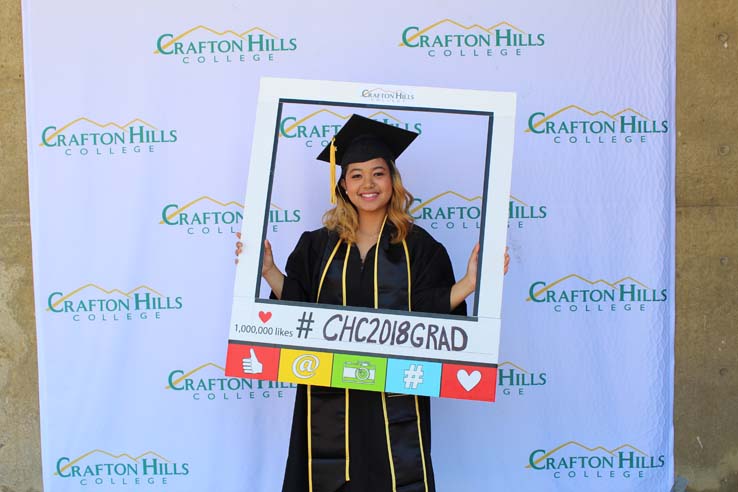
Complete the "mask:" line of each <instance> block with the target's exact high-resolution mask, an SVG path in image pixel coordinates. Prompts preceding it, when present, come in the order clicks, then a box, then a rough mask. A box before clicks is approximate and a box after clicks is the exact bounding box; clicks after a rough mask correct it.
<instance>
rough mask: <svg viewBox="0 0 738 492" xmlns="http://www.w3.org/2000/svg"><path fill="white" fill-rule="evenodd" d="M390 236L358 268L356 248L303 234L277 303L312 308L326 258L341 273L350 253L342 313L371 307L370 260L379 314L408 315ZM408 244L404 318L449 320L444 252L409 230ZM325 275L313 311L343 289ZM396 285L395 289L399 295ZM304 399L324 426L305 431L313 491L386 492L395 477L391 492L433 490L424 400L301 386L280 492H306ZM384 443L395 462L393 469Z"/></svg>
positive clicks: (401, 263) (449, 275) (402, 256)
mask: <svg viewBox="0 0 738 492" xmlns="http://www.w3.org/2000/svg"><path fill="white" fill-rule="evenodd" d="M392 232H393V227H392V226H391V223H389V222H388V223H387V227H385V229H384V232H383V233H382V237H381V238H380V240H379V243H378V244H379V248H381V251H379V252H376V251H375V248H376V245H375V246H373V247H372V248H371V249H370V250H369V252H368V253H367V255H366V259H365V261H364V263H362V261H361V258H360V255H359V250H358V248H357V247H356V246H355V245H351V246H347V245H346V243H345V242H342V243H341V244H340V245H339V246H338V247H337V248H336V245H337V244H338V243H339V238H338V236H337V234H335V233H333V232H330V231H328V230H327V229H325V228H322V229H318V230H315V231H310V232H305V233H303V234H302V236H301V237H300V240H299V242H298V244H297V246H296V247H295V249H294V251H293V252H292V254H291V255H290V256H289V259H288V260H287V265H286V268H285V270H286V275H285V280H284V286H283V288H282V299H283V300H292V301H303V302H316V299H317V297H318V289H319V285H320V281H321V275H322V273H323V271H324V270H325V268H326V264H328V263H329V258H330V256H331V253H334V259H333V260H332V261H330V264H331V265H333V263H335V264H338V265H340V269H341V270H342V269H343V264H344V260H345V257H346V254H348V259H346V260H345V261H346V305H348V306H359V307H367V308H373V307H374V302H375V300H374V295H375V294H374V292H375V288H374V263H375V257H376V258H377V266H378V268H377V275H378V282H377V283H378V284H379V285H378V289H377V290H378V293H379V307H381V308H389V309H399V310H407V309H408V299H407V280H406V279H407V260H406V253H405V249H404V246H403V244H402V243H400V244H391V243H390V234H391V233H392ZM406 244H407V253H408V256H409V259H410V279H411V285H412V289H411V299H410V304H411V306H412V310H413V311H422V312H433V313H441V314H448V313H451V309H450V291H451V287H452V286H453V284H454V282H455V281H454V275H453V270H452V267H451V261H450V259H449V257H448V253H447V252H446V249H445V248H444V247H443V245H441V244H440V243H439V242H437V241H436V240H435V239H433V237H431V235H430V234H428V233H427V232H426V231H425V230H424V229H422V228H421V227H419V226H417V225H413V226H412V229H411V230H410V232H409V234H408V236H407V238H406ZM347 249H348V252H347ZM334 250H335V251H334ZM331 269H334V270H335V268H333V267H332V266H331V267H329V270H328V275H326V278H325V279H324V280H323V284H322V287H321V292H320V303H323V304H326V303H328V304H341V303H342V295H343V291H342V286H341V278H340V274H339V275H338V278H336V275H331V273H330V271H331ZM400 272H404V275H405V277H404V278H405V280H404V281H402V280H401V281H397V279H401V276H399V274H400ZM395 284H400V285H399V287H397V286H396V285H395ZM396 287H397V288H396ZM453 314H460V315H463V314H466V305H465V304H464V303H462V304H461V305H460V306H459V307H458V308H457V309H456V310H454V311H453ZM308 392H310V396H308ZM346 396H348V400H349V405H348V407H349V408H350V412H349V418H348V425H347V426H345V421H344V420H343V416H344V414H343V411H342V410H341V407H342V405H343V402H345V398H346ZM309 397H310V398H311V400H310V402H311V403H312V406H311V408H312V415H313V416H316V415H317V416H318V417H320V414H321V412H323V417H324V418H323V419H322V420H318V419H316V418H313V419H312V423H311V425H310V433H311V435H310V438H311V442H312V458H313V464H312V467H313V469H312V483H313V491H312V492H339V491H340V492H391V491H392V490H393V487H392V483H393V476H394V482H395V484H396V489H395V490H396V491H397V492H425V491H426V490H427V491H428V492H434V491H435V485H434V479H433V467H432V464H431V457H430V446H431V436H430V430H431V429H430V399H429V398H428V397H422V396H418V397H413V396H393V395H387V394H385V393H380V392H373V391H360V390H350V391H346V390H344V389H340V388H322V387H317V386H312V387H310V389H309V390H308V388H307V387H306V386H303V385H301V386H298V389H297V394H296V399H295V409H294V415H293V419H292V434H291V437H290V446H289V453H288V457H287V466H286V469H285V477H284V483H283V488H282V491H283V492H311V491H310V487H309V479H308V466H309V464H308V418H307V415H308V398H309ZM383 399H384V402H383ZM390 400H391V401H390ZM388 401H390V403H392V404H393V407H394V411H393V412H390V413H389V414H388V415H389V420H386V419H385V413H384V411H383V405H387V402H388ZM336 409H338V410H336ZM332 412H333V413H332ZM334 414H335V415H336V418H334V417H333V415H334ZM418 417H419V418H418ZM345 427H347V428H348V434H349V436H348V438H349V439H348V442H349V451H350V453H349V454H350V459H349V460H348V461H349V466H348V469H349V470H348V471H349V476H350V480H349V481H345V477H344V476H343V473H341V472H340V470H341V469H342V467H344V466H345V459H344V458H343V453H344V449H345V447H344V446H343V442H344V438H345V434H344V428H345ZM388 427H389V430H388V429H387V428H388ZM388 435H389V436H390V438H389V439H390V441H391V446H390V449H391V451H392V456H393V464H394V466H393V467H392V469H391V467H390V461H389V452H388V444H387V440H388V438H387V436H388ZM421 453H422V456H421ZM321 455H322V456H321ZM331 457H335V460H331V459H330V458H331ZM321 458H327V459H321ZM337 470H338V471H337Z"/></svg>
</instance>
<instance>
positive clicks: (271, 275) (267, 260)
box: [236, 232, 284, 299]
mask: <svg viewBox="0 0 738 492" xmlns="http://www.w3.org/2000/svg"><path fill="white" fill-rule="evenodd" d="M236 239H238V241H236V264H238V257H239V256H240V255H241V253H243V243H242V242H241V233H240V232H237V233H236ZM261 276H262V277H264V280H266V281H267V283H268V284H269V287H271V288H272V291H274V294H275V295H276V296H277V299H281V298H282V287H283V286H284V274H283V273H282V272H281V271H279V268H277V266H276V265H275V264H274V255H273V254H272V245H271V243H270V242H269V241H268V240H267V239H265V240H264V257H263V260H262V263H261Z"/></svg>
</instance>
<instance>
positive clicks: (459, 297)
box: [451, 243, 479, 311]
mask: <svg viewBox="0 0 738 492" xmlns="http://www.w3.org/2000/svg"><path fill="white" fill-rule="evenodd" d="M478 268H479V243H477V244H476V245H475V246H474V248H473V249H472V252H471V255H469V261H468V262H467V264H466V275H464V277H463V278H462V279H461V280H459V281H458V282H456V283H455V284H454V285H453V287H451V310H452V311H453V310H454V309H456V308H457V307H458V306H459V304H461V303H462V302H464V299H466V298H467V297H469V295H470V294H472V293H473V292H474V290H476V288H477V269H478Z"/></svg>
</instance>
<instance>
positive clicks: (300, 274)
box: [272, 232, 315, 302]
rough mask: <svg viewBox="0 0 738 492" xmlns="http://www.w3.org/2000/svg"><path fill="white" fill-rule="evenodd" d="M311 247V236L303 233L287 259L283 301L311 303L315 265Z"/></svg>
mask: <svg viewBox="0 0 738 492" xmlns="http://www.w3.org/2000/svg"><path fill="white" fill-rule="evenodd" d="M312 246H313V245H312V236H311V234H310V233H309V232H303V233H302V236H300V240H299V241H297V246H295V249H294V250H293V251H292V253H290V256H289V258H287V265H285V277H284V285H283V287H282V300H283V301H301V302H311V301H312V299H311V297H312V290H313V288H312V287H313V286H312V283H313V282H312V279H313V265H314V263H315V258H314V252H313V251H312V249H313V247H312ZM272 298H273V299H274V298H275V297H274V293H272Z"/></svg>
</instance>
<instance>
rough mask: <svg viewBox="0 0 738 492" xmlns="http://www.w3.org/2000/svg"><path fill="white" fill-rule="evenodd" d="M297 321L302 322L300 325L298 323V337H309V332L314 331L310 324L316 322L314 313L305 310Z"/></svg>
mask: <svg viewBox="0 0 738 492" xmlns="http://www.w3.org/2000/svg"><path fill="white" fill-rule="evenodd" d="M308 315H309V316H308ZM297 322H298V323H300V324H299V325H297V338H307V337H308V333H310V332H311V331H313V329H312V328H311V327H310V326H311V325H312V324H313V323H315V321H314V320H313V313H312V312H310V313H308V312H307V311H303V313H302V316H301V317H300V318H298V320H297Z"/></svg>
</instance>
